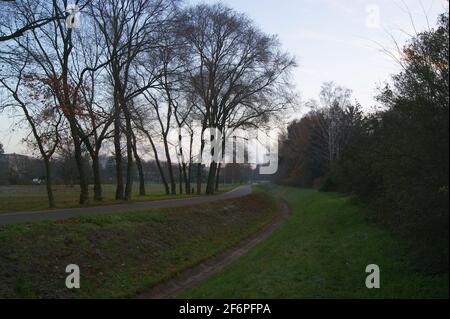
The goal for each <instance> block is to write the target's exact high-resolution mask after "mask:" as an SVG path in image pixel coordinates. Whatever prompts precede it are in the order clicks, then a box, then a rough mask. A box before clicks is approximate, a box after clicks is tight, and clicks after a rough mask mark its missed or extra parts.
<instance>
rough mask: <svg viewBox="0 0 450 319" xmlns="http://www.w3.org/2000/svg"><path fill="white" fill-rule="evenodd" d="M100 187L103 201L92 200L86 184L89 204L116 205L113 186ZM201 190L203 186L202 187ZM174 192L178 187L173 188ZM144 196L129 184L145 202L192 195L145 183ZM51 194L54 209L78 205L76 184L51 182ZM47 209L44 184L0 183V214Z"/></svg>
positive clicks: (135, 198)
mask: <svg viewBox="0 0 450 319" xmlns="http://www.w3.org/2000/svg"><path fill="white" fill-rule="evenodd" d="M236 186H237V185H236V184H224V185H222V184H221V185H220V192H224V191H229V190H230V189H232V188H234V187H236ZM102 189H103V200H102V201H101V202H98V201H94V200H93V196H94V195H93V194H94V189H93V186H92V185H90V187H89V195H90V196H91V197H92V199H91V200H90V203H89V205H92V206H94V205H111V204H119V203H123V202H124V201H116V200H115V199H114V196H115V185H113V184H104V185H102ZM203 189H205V188H204V187H203ZM177 191H178V188H177ZM146 192H147V195H146V196H139V195H138V193H139V185H138V184H137V183H135V184H134V185H133V199H132V200H133V201H147V200H158V199H171V198H182V197H192V196H196V195H194V194H192V195H186V194H182V195H166V194H165V191H164V186H163V185H162V184H147V185H146ZM53 195H54V197H55V203H56V208H67V207H79V206H80V205H79V204H78V200H79V196H80V193H79V187H78V186H73V187H70V186H65V185H54V186H53ZM42 209H48V200H47V191H46V189H45V185H13V186H3V185H2V186H0V214H1V213H7V212H17V211H25V210H42Z"/></svg>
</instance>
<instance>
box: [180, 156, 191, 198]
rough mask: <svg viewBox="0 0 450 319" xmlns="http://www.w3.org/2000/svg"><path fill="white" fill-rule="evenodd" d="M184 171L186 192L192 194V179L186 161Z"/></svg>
mask: <svg viewBox="0 0 450 319" xmlns="http://www.w3.org/2000/svg"><path fill="white" fill-rule="evenodd" d="M182 173H183V180H184V188H185V192H186V194H190V193H191V181H190V176H189V175H188V173H187V165H186V163H183V166H182Z"/></svg>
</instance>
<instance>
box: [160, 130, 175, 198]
mask: <svg viewBox="0 0 450 319" xmlns="http://www.w3.org/2000/svg"><path fill="white" fill-rule="evenodd" d="M163 140H164V150H165V152H166V159H167V166H168V169H169V180H170V192H171V194H172V195H175V194H176V193H177V186H176V184H175V179H174V177H173V168H172V160H171V158H170V152H169V144H168V143H167V137H166V136H164V139H163Z"/></svg>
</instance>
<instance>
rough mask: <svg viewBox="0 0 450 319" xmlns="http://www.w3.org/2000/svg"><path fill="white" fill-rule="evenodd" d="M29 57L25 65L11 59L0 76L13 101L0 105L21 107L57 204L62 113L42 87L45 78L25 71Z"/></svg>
mask: <svg viewBox="0 0 450 319" xmlns="http://www.w3.org/2000/svg"><path fill="white" fill-rule="evenodd" d="M28 58H29V56H27V57H26V59H25V60H24V61H23V63H22V65H19V66H18V65H17V64H16V63H14V61H12V62H13V63H12V65H10V67H9V74H8V75H7V76H4V77H3V76H2V77H1V78H0V84H2V86H3V87H4V88H5V89H6V90H7V91H8V92H9V93H10V96H11V98H12V101H13V102H11V103H6V105H2V106H0V107H2V108H3V107H8V106H9V107H15V108H18V109H20V110H21V112H22V114H23V116H24V118H25V120H26V122H27V123H28V126H29V128H30V129H31V132H30V135H31V136H32V137H33V139H32V140H28V141H29V142H30V144H32V145H33V146H35V147H36V148H37V149H38V150H39V153H40V155H41V157H42V159H43V161H44V166H45V180H46V188H47V197H48V205H49V207H50V208H53V207H55V200H54V196H53V191H52V175H51V170H50V160H51V158H52V156H53V154H54V153H55V150H56V148H57V147H58V144H59V143H60V132H59V131H60V130H61V127H62V126H63V116H62V113H61V112H60V109H59V107H58V105H57V102H56V101H55V100H54V98H53V97H52V95H51V94H49V92H48V91H47V90H48V89H47V90H46V89H45V88H44V89H43V90H42V89H41V87H40V84H41V83H42V81H45V79H42V78H39V77H37V76H36V75H35V74H30V73H27V74H26V73H25V72H26V67H27V64H28Z"/></svg>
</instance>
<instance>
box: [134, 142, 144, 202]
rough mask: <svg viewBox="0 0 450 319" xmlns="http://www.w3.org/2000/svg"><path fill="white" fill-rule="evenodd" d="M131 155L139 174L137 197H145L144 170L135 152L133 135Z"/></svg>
mask: <svg viewBox="0 0 450 319" xmlns="http://www.w3.org/2000/svg"><path fill="white" fill-rule="evenodd" d="M133 153H134V159H135V160H136V167H137V169H138V173H139V196H145V178H144V169H143V168H142V161H141V158H140V157H139V154H138V152H137V146H136V136H135V135H134V134H133Z"/></svg>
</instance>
